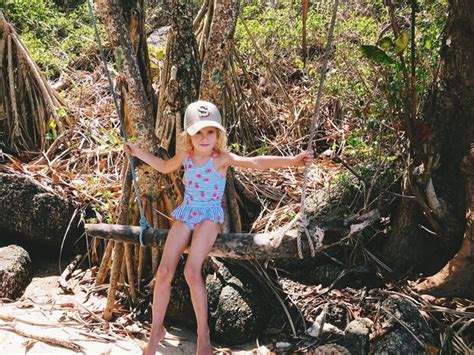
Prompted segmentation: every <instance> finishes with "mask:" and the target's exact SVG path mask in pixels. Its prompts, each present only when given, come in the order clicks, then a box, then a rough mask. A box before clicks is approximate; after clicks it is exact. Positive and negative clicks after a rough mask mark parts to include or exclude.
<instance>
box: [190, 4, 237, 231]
mask: <svg viewBox="0 0 474 355" xmlns="http://www.w3.org/2000/svg"><path fill="white" fill-rule="evenodd" d="M213 8H214V11H213V13H211V12H209V13H208V16H210V15H211V14H212V23H211V28H210V32H209V37H208V38H207V40H206V41H205V46H204V49H203V52H204V58H203V63H202V76H201V85H200V92H199V98H200V99H202V100H207V101H211V102H212V103H214V104H215V105H216V106H217V107H218V108H219V110H220V111H221V114H222V117H223V124H224V127H226V119H225V117H226V113H225V107H224V90H225V88H224V84H225V82H224V68H225V66H226V63H227V62H228V60H229V58H230V54H231V49H232V44H233V39H234V32H235V25H236V23H237V17H238V14H239V1H238V0H215V1H214V7H213ZM207 21H210V19H209V18H208V19H207ZM223 207H224V213H225V223H224V226H223V230H224V231H225V232H229V231H231V230H232V231H235V232H240V231H241V230H242V222H241V218H240V213H239V208H238V204H237V199H236V192H235V186H234V173H233V171H232V169H229V171H228V173H227V183H226V193H225V195H224V201H223Z"/></svg>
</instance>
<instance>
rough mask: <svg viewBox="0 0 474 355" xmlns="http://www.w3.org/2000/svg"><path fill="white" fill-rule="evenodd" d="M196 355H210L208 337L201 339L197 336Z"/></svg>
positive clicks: (210, 348) (210, 349)
mask: <svg viewBox="0 0 474 355" xmlns="http://www.w3.org/2000/svg"><path fill="white" fill-rule="evenodd" d="M196 355H212V346H211V340H210V339H209V335H208V336H203V337H200V336H198V339H197V348H196Z"/></svg>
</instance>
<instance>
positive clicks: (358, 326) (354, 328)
mask: <svg viewBox="0 0 474 355" xmlns="http://www.w3.org/2000/svg"><path fill="white" fill-rule="evenodd" d="M373 324H374V322H372V321H371V320H370V319H368V318H359V319H355V320H353V321H352V322H350V323H349V324H348V325H347V327H346V329H345V331H344V333H345V334H344V337H343V338H342V339H341V340H340V341H338V344H339V345H342V346H343V347H345V348H346V349H348V350H349V351H350V353H351V354H368V353H369V345H370V344H369V334H370V329H371V328H372V326H373Z"/></svg>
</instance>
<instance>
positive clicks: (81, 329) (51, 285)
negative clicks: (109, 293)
mask: <svg viewBox="0 0 474 355" xmlns="http://www.w3.org/2000/svg"><path fill="white" fill-rule="evenodd" d="M58 279H59V277H58V276H44V275H40V276H39V277H34V278H33V280H32V282H31V283H30V285H29V286H28V287H27V289H26V291H25V293H24V295H23V296H22V297H21V298H20V299H19V300H17V301H16V302H13V303H7V302H4V303H3V304H0V354H2V355H3V354H77V353H82V354H140V353H141V351H142V350H141V349H142V347H143V346H144V345H145V343H144V341H143V340H141V339H144V337H143V333H144V330H143V329H138V327H136V326H135V327H134V325H133V323H132V322H127V321H126V320H125V321H123V322H122V323H120V322H114V323H106V322H104V321H103V320H102V319H101V318H100V315H101V310H103V307H104V305H105V297H97V296H91V297H86V293H85V292H84V289H86V288H84V287H82V291H76V292H75V294H74V295H66V294H64V293H63V292H62V291H61V289H60V288H59V287H58ZM76 288H77V287H76ZM76 288H75V290H76ZM214 345H215V347H214V352H215V353H218V354H268V350H267V349H266V348H265V347H261V348H258V349H257V348H256V345H255V344H248V345H247V346H243V347H240V348H233V349H228V348H225V347H221V346H218V345H216V344H214ZM195 350H196V349H195V336H194V334H193V332H191V331H189V330H186V329H179V328H175V327H171V328H169V329H168V334H167V336H166V338H165V340H164V341H163V342H162V345H160V348H159V350H158V354H194V353H195Z"/></svg>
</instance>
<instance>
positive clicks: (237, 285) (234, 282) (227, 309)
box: [212, 277, 262, 344]
mask: <svg viewBox="0 0 474 355" xmlns="http://www.w3.org/2000/svg"><path fill="white" fill-rule="evenodd" d="M258 301H259V299H258V297H255V295H253V292H252V290H251V289H250V288H249V285H245V284H244V283H243V282H242V281H241V280H240V279H238V278H237V277H232V278H231V279H230V280H228V281H227V283H226V285H225V286H224V287H223V288H222V291H221V293H220V295H219V301H218V304H217V308H216V310H215V311H214V312H213V313H212V317H213V318H214V319H215V325H214V332H215V336H216V337H217V338H218V339H221V340H222V341H225V342H226V343H229V344H240V343H244V342H246V341H249V340H253V339H255V337H256V335H257V334H258V332H259V330H260V329H262V328H261V324H260V323H261V319H260V318H261V314H260V313H261V312H260V311H259V308H260V307H262V305H261V304H260V305H259V304H258Z"/></svg>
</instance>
